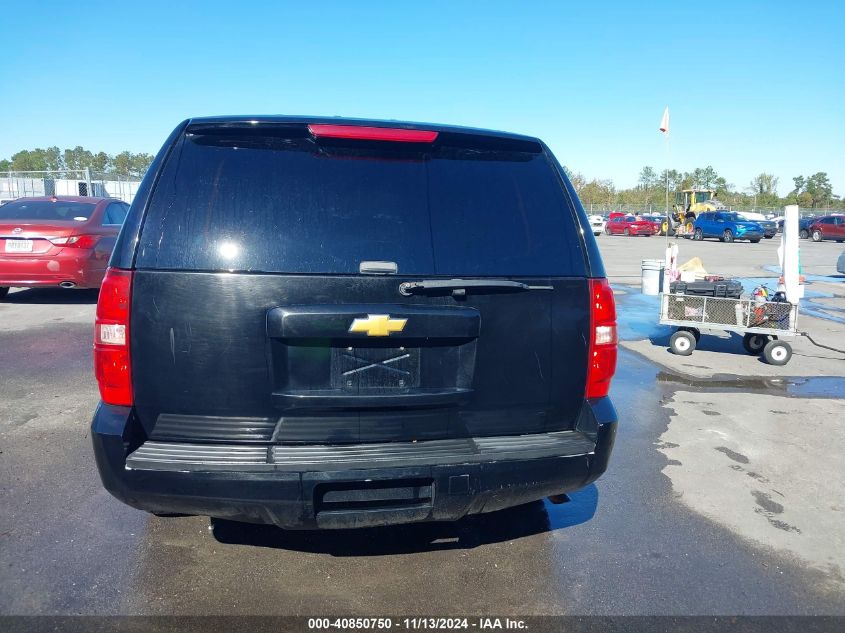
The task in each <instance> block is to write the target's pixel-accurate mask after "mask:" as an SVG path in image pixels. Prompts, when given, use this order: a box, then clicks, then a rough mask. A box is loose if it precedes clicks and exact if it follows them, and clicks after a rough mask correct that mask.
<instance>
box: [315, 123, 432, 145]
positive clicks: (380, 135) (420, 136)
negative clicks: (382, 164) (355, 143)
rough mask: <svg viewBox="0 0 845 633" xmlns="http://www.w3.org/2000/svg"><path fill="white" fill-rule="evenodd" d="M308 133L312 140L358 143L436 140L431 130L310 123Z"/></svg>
mask: <svg viewBox="0 0 845 633" xmlns="http://www.w3.org/2000/svg"><path fill="white" fill-rule="evenodd" d="M308 131H309V132H311V134H312V135H313V136H314V138H343V139H353V140H360V141H393V142H398V143H433V142H434V141H435V139H436V138H437V132H434V131H431V130H405V129H402V128H395V127H369V126H364V125H334V124H327V123H312V124H311V125H309V126H308Z"/></svg>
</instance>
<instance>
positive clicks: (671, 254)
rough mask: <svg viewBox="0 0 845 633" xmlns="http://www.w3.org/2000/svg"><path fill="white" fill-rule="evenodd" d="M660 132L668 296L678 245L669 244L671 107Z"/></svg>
mask: <svg viewBox="0 0 845 633" xmlns="http://www.w3.org/2000/svg"><path fill="white" fill-rule="evenodd" d="M659 130H660V132H662V134H663V137H664V145H663V148H664V158H663V160H664V163H665V164H666V168H665V170H664V171H665V173H666V208H665V209H664V213H665V214H666V255H665V260H664V266H663V287H662V288H661V291H662V292H663V293H664V294H667V293H668V292H669V289H670V287H671V286H670V276H671V271H673V270H674V267H675V259H676V257H677V249H678V247H677V245H675V246H671V245H670V242H669V230H670V229H671V228H672V216H670V215H669V162H670V154H669V106H666V109H665V110H664V111H663V118H662V119H661V120H660V128H659Z"/></svg>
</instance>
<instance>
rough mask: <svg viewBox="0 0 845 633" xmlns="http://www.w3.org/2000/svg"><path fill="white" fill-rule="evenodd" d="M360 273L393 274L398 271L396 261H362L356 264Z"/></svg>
mask: <svg viewBox="0 0 845 633" xmlns="http://www.w3.org/2000/svg"><path fill="white" fill-rule="evenodd" d="M358 272H359V273H361V274H362V275H395V274H396V273H398V272H399V266H397V265H396V262H380V261H363V262H361V263H360V264H358Z"/></svg>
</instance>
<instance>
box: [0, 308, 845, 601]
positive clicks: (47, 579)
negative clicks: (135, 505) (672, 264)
mask: <svg viewBox="0 0 845 633" xmlns="http://www.w3.org/2000/svg"><path fill="white" fill-rule="evenodd" d="M12 297H14V294H13V295H12ZM27 297H28V299H27V300H26V301H25V302H21V301H20V300H17V301H13V302H12V304H10V305H0V508H2V509H3V511H2V513H0V613H2V614H32V613H38V614H139V613H144V614H230V615H231V614H326V613H334V614H353V613H358V614H366V615H374V614H396V613H408V612H414V613H436V614H444V615H445V614H450V613H460V614H470V613H491V612H495V613H513V614H522V615H528V614H545V613H567V614H770V615H771V614H820V613H831V614H842V613H845V607H843V604H845V600H843V598H845V581H843V579H842V576H841V573H840V572H839V571H838V569H837V568H836V567H831V568H827V569H821V568H818V567H815V566H813V565H809V564H807V562H806V560H805V559H803V558H802V557H801V556H800V555H796V554H794V553H792V552H790V551H789V550H788V549H786V548H778V549H774V548H773V547H771V546H767V545H763V544H760V543H759V542H757V541H756V540H755V539H754V538H753V535H747V536H746V535H742V533H741V532H738V531H737V530H736V529H733V527H732V526H731V525H726V524H724V523H723V522H720V521H719V520H718V517H717V518H716V519H714V518H713V517H708V515H707V513H706V512H704V511H702V509H700V508H698V509H697V508H696V507H695V504H690V503H685V502H684V499H683V498H682V495H686V496H687V497H688V496H689V495H690V494H695V493H694V488H693V492H690V489H689V488H684V489H680V488H678V487H677V484H676V483H673V481H672V480H671V479H670V478H669V477H668V476H667V474H666V473H667V472H671V470H672V468H675V469H677V466H678V465H677V464H676V463H673V462H676V461H678V460H677V459H676V458H675V457H672V456H670V455H671V451H667V448H669V449H671V448H672V447H671V446H668V444H672V443H674V444H679V445H680V444H683V442H677V441H676V442H667V440H666V439H665V438H664V437H663V436H664V435H665V434H666V433H667V431H668V430H669V428H670V427H669V423H670V419H672V418H671V416H672V415H673V414H674V415H677V406H678V403H677V402H676V395H677V394H678V393H684V392H687V391H689V390H690V386H689V382H690V381H695V379H693V378H690V377H686V378H685V379H682V380H681V379H679V380H680V381H679V380H676V379H673V378H671V377H670V376H669V374H668V373H667V372H666V370H665V369H664V370H661V368H659V367H657V366H656V365H654V364H653V363H650V362H648V361H646V360H644V359H643V358H641V357H640V356H638V355H636V354H633V353H631V352H627V351H624V350H621V352H620V364H619V371H618V374H617V378H616V379H615V381H614V386H613V391H612V396H613V398H614V402H615V404H616V406H617V408H618V410H619V411H620V412H622V420H621V424H620V429H619V435H618V438H617V443H616V449H615V452H614V455H613V459H612V461H611V465H610V470H609V471H608V473H606V474H605V476H604V477H602V478H601V479H600V480H599V481H598V482H596V483H595V484H593V485H591V486H589V487H588V488H586V489H584V490H582V491H579V492H576V493H573V494H571V495H570V497H571V501H570V502H569V503H562V504H552V503H551V502H549V501H544V502H537V503H534V504H529V505H527V506H522V507H519V508H515V509H511V510H508V511H504V512H499V513H495V514H491V515H485V516H481V517H471V518H468V519H466V520H463V521H460V522H457V523H452V524H442V525H441V524H436V525H412V526H404V527H395V528H383V529H375V530H364V531H355V532H328V533H313V532H295V533H289V532H283V531H281V530H278V529H276V528H272V527H263V526H249V525H239V524H234V523H230V522H224V521H220V522H211V521H209V520H208V519H207V518H203V517H184V518H157V517H153V516H149V515H146V514H144V513H141V512H139V511H136V510H133V509H131V508H128V507H126V506H123V505H122V504H120V503H119V502H118V501H116V500H115V499H113V498H111V497H110V496H109V495H108V494H107V493H106V492H105V491H104V490H103V489H102V487H101V486H100V482H99V480H98V477H97V474H96V470H95V467H94V463H93V459H92V454H91V449H90V438H89V437H88V422H89V419H90V415H91V412H92V411H93V408H94V406H95V404H96V401H97V394H96V386H95V384H94V382H93V378H92V376H91V371H90V336H91V328H90V325H89V324H88V323H90V321H86V320H87V319H89V318H90V316H92V315H93V303H92V302H88V303H86V302H85V301H79V302H77V301H76V299H74V301H73V302H69V303H62V300H63V299H62V298H61V297H56V296H54V295H49V294H48V295H39V294H37V293H30V294H29V295H27ZM24 308H27V309H28V310H24V311H22V310H23V309H24ZM59 319H61V320H59ZM661 372H662V373H661ZM684 380H686V382H684ZM819 380H820V379H819V378H813V377H810V378H806V379H804V382H801V383H799V382H797V379H796V380H792V381H786V385H787V386H786V388H785V390H786V392H787V395H788V396H790V397H791V398H792V399H791V402H792V405H793V406H794V407H795V408H797V410H798V411H799V413H796V419H797V417H799V416H800V410H801V406H802V405H801V403H802V402H804V401H803V400H802V399H800V398H799V397H798V396H799V395H802V396H803V395H814V396H822V399H821V400H820V401H819V405H818V406H820V407H829V406H830V403H831V402H832V401H829V400H825V398H824V396H829V395H830V393H825V392H826V391H827V390H828V389H830V388H831V386H836V385H837V384H838V383H836V384H834V385H832V384H831V383H828V384H821V383H819V382H818V381H819ZM832 380H833V379H832ZM790 385H791V386H790ZM806 385H815V386H810V387H807V386H806ZM817 385H821V386H817ZM699 387H702V388H704V389H706V388H707V385H699ZM710 387H712V388H714V389H719V390H728V391H732V392H733V393H734V394H741V393H743V392H744V391H745V390H746V389H750V388H752V387H753V389H754V390H755V391H760V392H761V393H769V392H780V393H783V390H778V387H777V385H773V384H755V385H743V384H734V385H733V387H734V388H733V389H732V388H731V387H732V385H731V384H718V385H715V384H714V385H710ZM802 388H803V389H808V390H815V391H816V392H817V393H800V394H799V392H797V391H795V390H796V389H798V390H800V389H802ZM790 389H792V390H793V391H792V392H790V391H789V390H790ZM696 390H698V387H696ZM714 406H715V407H716V409H718V408H719V405H718V403H716V404H715V405H714ZM822 410H823V411H827V410H828V409H826V408H825V409H822ZM702 419H704V418H702ZM796 424H798V423H797V422H796ZM725 448H726V450H729V451H733V452H734V453H736V454H742V455H749V453H748V452H745V449H741V448H739V447H735V446H733V445H730V446H729V445H725ZM711 453H712V454H713V455H715V456H716V457H718V458H720V459H722V460H724V463H725V464H726V465H731V464H734V463H736V462H734V461H733V460H731V459H730V458H729V456H728V454H727V453H724V452H718V451H712V450H709V451H708V452H707V454H708V455H709V454H711ZM808 457H809V458H808V462H807V463H808V467H807V471H806V472H805V473H804V475H803V476H805V477H807V478H809V479H813V478H815V479H818V480H822V479H823V477H824V473H825V468H826V467H827V466H828V465H826V464H823V463H813V461H812V457H813V456H808ZM696 472H698V471H696ZM703 472H707V471H706V470H705V471H703ZM685 485H689V484H688V482H687V483H685ZM799 487H800V485H799ZM710 493H711V495H712V488H711V489H710ZM764 494H769V493H768V492H765V491H764ZM717 498H718V497H717ZM771 498H772V499H775V497H771ZM749 499H751V503H752V504H753V503H756V501H755V500H754V498H753V497H751V496H750V495H749ZM708 500H712V497H708ZM759 500H762V502H761V503H762V504H763V506H760V507H764V506H765V505H766V504H767V503H769V504H770V502H769V501H768V500H767V499H766V497H760V498H759V499H758V501H759ZM775 502H776V499H775ZM726 503H727V501H726ZM744 503H745V502H744ZM757 505H758V506H759V503H758V504H757ZM831 505H834V501H832V500H831V499H829V498H823V496H819V499H818V503H816V501H815V497H811V498H810V500H809V502H807V501H806V500H805V501H804V503H803V505H802V506H801V507H803V508H805V513H809V514H812V513H814V512H823V511H825V512H837V511H840V512H841V509H839V510H830V509H829V507H828V506H831ZM823 506H824V507H823ZM767 507H768V508H769V510H765V508H764V510H765V511H769V512H771V510H772V508H774V506H771V505H768V506H767ZM743 508H744V506H743ZM755 518H756V515H755ZM762 520H763V521H765V520H766V519H765V517H763V519H762ZM837 547H838V546H834V545H830V551H829V554H830V555H831V556H834V557H836V556H838V557H839V558H840V560H841V559H842V554H843V552H842V551H841V550H839V549H837Z"/></svg>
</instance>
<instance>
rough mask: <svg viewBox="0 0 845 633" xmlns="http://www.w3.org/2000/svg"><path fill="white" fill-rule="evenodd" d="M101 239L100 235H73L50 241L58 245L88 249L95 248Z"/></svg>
mask: <svg viewBox="0 0 845 633" xmlns="http://www.w3.org/2000/svg"><path fill="white" fill-rule="evenodd" d="M99 239H100V236H99V235H72V236H70V237H56V238H53V239H52V240H50V243H51V244H55V245H56V246H65V247H71V248H81V249H87V248H94V246H95V245H96V244H97V242H98V241H99Z"/></svg>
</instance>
